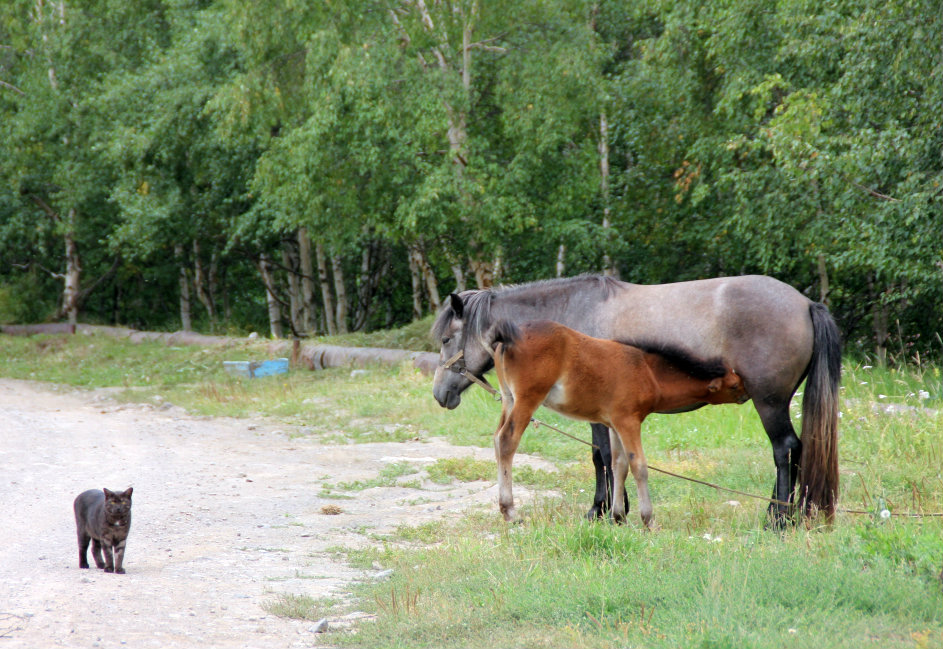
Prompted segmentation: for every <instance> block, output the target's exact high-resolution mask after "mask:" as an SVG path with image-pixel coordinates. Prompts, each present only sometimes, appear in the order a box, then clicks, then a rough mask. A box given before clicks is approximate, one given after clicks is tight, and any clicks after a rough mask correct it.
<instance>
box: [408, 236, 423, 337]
mask: <svg viewBox="0 0 943 649" xmlns="http://www.w3.org/2000/svg"><path fill="white" fill-rule="evenodd" d="M418 257H419V251H418V250H416V248H415V247H414V246H410V247H409V276H410V278H411V279H412V282H413V320H418V319H419V318H421V317H422V270H421V266H420V264H419V259H418Z"/></svg>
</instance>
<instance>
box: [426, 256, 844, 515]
mask: <svg viewBox="0 0 943 649" xmlns="http://www.w3.org/2000/svg"><path fill="white" fill-rule="evenodd" d="M501 319H505V320H509V321H511V322H514V323H518V324H519V323H523V322H526V321H529V320H553V321H556V322H559V323H561V324H564V325H566V326H568V327H570V328H572V329H576V330H577V331H580V332H583V333H585V334H588V335H590V336H594V337H597V338H608V339H613V340H620V341H623V342H627V343H631V344H633V345H636V346H639V347H644V348H648V349H652V350H656V351H657V349H658V348H659V347H661V346H665V347H673V348H678V349H682V350H686V351H687V352H689V353H691V354H693V355H695V356H700V357H704V358H708V357H716V356H720V358H721V359H722V360H723V361H724V362H725V363H727V364H728V365H729V366H730V367H732V368H733V369H735V370H736V372H737V373H738V374H739V375H740V376H741V377H742V378H743V382H744V386H745V388H746V391H747V394H748V395H749V396H750V398H751V399H752V401H753V405H754V407H755V408H756V411H757V413H758V414H759V416H760V420H761V421H762V423H763V427H764V428H765V430H766V434H767V435H768V436H769V440H770V443H771V444H772V447H773V461H774V462H775V464H776V483H775V487H774V489H773V498H774V499H776V500H778V501H780V502H779V503H778V504H774V505H770V514H771V515H772V516H773V517H774V519H775V521H776V522H777V523H779V524H782V523H783V522H784V521H785V517H786V515H787V513H788V511H787V510H788V508H787V507H786V505H785V504H784V503H786V502H789V501H791V500H792V499H793V493H794V491H795V488H796V482H797V480H798V483H799V492H798V493H799V495H798V497H799V507H800V509H801V511H802V512H804V513H805V514H812V513H814V512H815V511H821V512H824V513H825V514H826V516H827V517H828V518H829V519H831V518H832V517H833V516H834V512H835V502H836V500H837V498H838V441H837V436H838V385H839V380H840V376H841V344H840V339H839V333H838V328H837V326H836V325H835V321H834V320H833V319H832V316H831V315H830V314H829V312H828V309H826V307H825V306H824V305H822V304H819V303H816V302H813V301H811V300H809V299H808V298H807V297H805V296H804V295H802V294H801V293H799V292H798V291H796V290H795V289H794V288H792V287H791V286H788V285H787V284H784V283H782V282H780V281H778V280H776V279H773V278H771V277H765V276H757V275H750V276H742V277H721V278H716V279H705V280H697V281H692V282H678V283H675V284H658V285H650V286H649V285H638V284H629V283H626V282H620V281H618V280H616V279H613V278H611V277H603V276H595V275H582V276H579V277H573V278H566V279H555V280H545V281H539V282H533V283H529V284H521V285H517V286H508V287H502V288H491V289H485V290H471V291H464V292H462V293H461V294H460V295H455V294H452V295H451V296H450V299H449V302H448V303H447V304H446V305H445V306H443V308H442V309H441V311H440V312H439V314H438V316H437V317H436V321H435V323H434V324H433V326H432V335H433V337H434V338H435V339H436V340H437V341H438V342H439V343H440V344H441V350H440V359H439V367H438V369H437V370H436V373H435V379H434V382H433V394H434V396H435V398H436V400H437V401H438V402H439V404H440V405H442V406H443V407H446V408H449V409H452V408H456V407H457V406H458V405H459V403H461V399H462V396H461V395H462V392H464V391H465V390H466V389H467V388H468V387H469V386H470V385H471V383H472V381H471V380H470V379H469V378H468V377H467V374H472V375H474V376H476V377H478V378H482V375H483V374H484V373H485V372H487V371H488V370H489V369H491V367H492V366H493V360H492V357H491V353H490V350H489V349H487V348H486V346H485V340H484V337H485V334H486V332H487V331H488V328H489V327H490V326H491V325H492V323H493V322H495V321H496V320H501ZM459 352H462V353H461V355H459ZM448 361H452V362H451V363H449V362H448ZM446 365H448V367H446ZM805 378H808V380H807V382H806V388H805V392H804V394H803V398H802V440H801V442H800V439H799V437H797V436H796V432H795V430H794V428H793V426H792V421H791V420H790V416H789V403H790V401H791V399H792V396H793V394H795V392H796V390H797V389H798V387H799V384H800V383H801V382H802V380H803V379H805ZM700 405H704V404H699V405H696V406H693V407H692V408H689V409H687V410H693V409H695V408H698V407H700ZM593 442H594V444H595V446H596V447H597V450H595V451H594V453H593V461H594V464H595V465H596V495H595V498H594V502H593V506H592V508H591V509H590V511H589V514H588V515H589V517H591V518H593V517H596V516H601V515H602V514H603V512H604V511H606V510H607V509H608V508H609V502H610V501H609V499H610V494H611V484H608V485H607V476H611V471H608V470H607V465H608V464H611V452H610V450H609V435H608V431H607V430H606V428H605V427H602V426H598V425H595V424H594V425H593Z"/></svg>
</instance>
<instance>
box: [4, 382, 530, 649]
mask: <svg viewBox="0 0 943 649" xmlns="http://www.w3.org/2000/svg"><path fill="white" fill-rule="evenodd" d="M293 432H295V431H293V430H291V429H289V428H286V427H279V426H277V425H274V424H272V423H270V422H269V423H266V422H265V421H256V420H235V419H225V418H213V419H210V418H199V417H192V416H189V415H187V414H186V413H184V412H183V411H181V410H179V409H177V408H173V407H169V408H168V407H167V406H166V405H165V406H164V407H163V408H160V407H157V406H151V405H118V404H116V403H115V402H113V401H111V400H110V399H108V398H107V397H105V396H103V395H102V394H101V393H90V392H82V391H75V390H72V389H69V388H61V387H59V388H57V387H56V386H47V385H43V384H36V383H30V382H23V381H12V380H3V379H0V649H8V648H13V647H16V648H19V647H29V648H33V649H47V648H50V647H83V648H88V647H105V648H110V647H134V648H135V649H137V648H144V647H159V648H164V649H166V648H170V647H200V648H201V649H208V648H214V649H215V648H228V647H252V648H256V647H257V648H260V649H264V648H268V647H307V646H324V645H325V644H329V642H330V635H322V634H316V633H313V632H312V627H313V626H314V623H313V622H311V621H292V620H286V619H282V618H278V617H275V616H273V615H270V614H267V613H266V612H265V611H264V610H263V608H262V606H263V604H264V603H265V602H267V601H270V600H272V599H274V598H275V595H276V594H277V593H292V594H308V595H311V596H314V597H321V596H325V595H339V596H342V595H343V594H344V593H345V592H347V588H348V585H349V583H350V582H351V581H352V580H356V579H371V578H376V577H377V576H378V574H379V573H380V571H381V570H382V569H383V566H379V567H378V569H377V570H374V571H367V572H366V573H361V572H359V571H357V570H354V569H352V568H351V567H349V566H346V565H344V564H343V563H341V562H339V561H338V560H336V559H333V558H332V556H331V555H329V554H328V553H327V552H325V551H326V550H327V549H328V548H331V547H336V546H338V545H348V546H350V545H363V544H365V543H369V542H370V540H369V535H368V534H364V531H365V530H366V531H367V532H383V531H388V530H391V529H393V528H395V527H396V526H397V525H399V524H403V523H410V524H415V523H418V522H421V521H423V520H426V519H431V518H439V517H442V516H448V515H460V514H461V512H462V511H465V510H466V509H467V508H468V507H469V506H474V505H480V504H482V503H489V504H490V503H494V502H495V500H496V495H495V491H494V489H495V488H494V486H493V484H492V483H470V484H462V485H457V484H456V485H451V486H448V487H443V486H441V485H432V484H430V483H428V482H427V483H425V484H424V488H423V489H422V490H416V489H411V488H400V487H394V488H373V489H367V490H364V491H359V492H356V493H355V494H354V495H355V496H356V497H355V498H353V499H351V500H328V499H325V498H324V497H322V496H321V495H320V494H321V492H322V484H323V483H325V482H327V483H332V484H336V483H338V482H341V481H352V480H364V479H368V478H371V477H374V476H376V475H377V474H378V473H379V471H380V470H381V469H382V468H383V467H384V466H385V465H386V464H387V463H389V462H393V461H409V462H411V463H413V464H415V465H416V466H417V468H422V467H423V466H427V465H428V464H429V463H430V462H432V461H434V460H435V459H436V458H440V457H459V456H465V455H475V456H477V457H481V458H493V452H492V451H490V450H488V449H470V448H455V447H451V446H449V445H447V444H446V443H444V442H441V441H439V440H435V439H433V440H431V441H427V442H419V441H417V442H407V443H386V444H357V445H353V444H351V445H334V446H328V445H321V444H318V443H317V441H316V440H313V439H311V438H307V437H293V436H292V433H293ZM519 457H520V458H521V460H522V461H523V462H524V463H526V462H528V460H527V459H526V458H524V457H522V456H519ZM418 475H419V477H422V476H423V475H424V474H422V473H420V474H418ZM410 477H411V478H415V477H416V476H410ZM128 486H133V487H134V505H133V510H132V525H131V533H130V536H129V538H128V550H127V554H126V556H125V562H124V563H125V568H126V569H127V574H126V575H113V574H106V573H104V572H102V571H100V570H96V569H94V568H92V569H91V570H80V569H79V567H78V557H77V548H76V540H75V524H74V520H73V514H72V501H73V499H74V498H75V496H76V495H77V494H78V493H80V492H81V491H83V490H85V489H91V488H100V487H108V488H110V489H125V488H127V487H128ZM332 504H333V505H337V506H340V507H341V508H342V509H343V513H341V514H339V515H325V514H323V513H322V512H321V509H322V507H323V506H325V505H332ZM492 506H493V505H492ZM341 622H342V621H332V623H334V624H335V627H336V624H339V623H341Z"/></svg>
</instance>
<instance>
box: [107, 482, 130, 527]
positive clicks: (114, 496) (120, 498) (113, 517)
mask: <svg viewBox="0 0 943 649" xmlns="http://www.w3.org/2000/svg"><path fill="white" fill-rule="evenodd" d="M102 491H104V492H105V516H106V517H107V519H108V520H109V521H110V522H112V523H114V524H121V523H125V522H127V521H128V520H129V519H130V517H131V492H132V491H133V487H129V488H128V489H127V491H124V492H121V493H118V492H116V491H111V490H109V489H103V490H102Z"/></svg>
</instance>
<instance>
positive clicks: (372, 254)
mask: <svg viewBox="0 0 943 649" xmlns="http://www.w3.org/2000/svg"><path fill="white" fill-rule="evenodd" d="M364 236H365V239H366V241H367V243H366V245H364V247H363V252H362V253H361V255H360V281H359V282H358V290H357V311H356V314H355V315H354V324H353V330H354V331H360V330H361V329H363V328H364V327H366V326H367V322H368V321H369V319H370V316H371V315H372V314H373V312H374V308H373V307H374V297H375V296H376V294H377V290H378V289H379V287H380V282H381V281H383V277H384V276H385V275H386V270H387V266H388V265H387V264H386V263H384V260H385V259H386V258H387V256H388V255H387V251H386V248H384V247H383V246H382V244H381V243H380V242H379V241H377V240H376V239H375V238H373V233H372V232H371V231H369V230H367V229H366V228H365V229H364Z"/></svg>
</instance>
